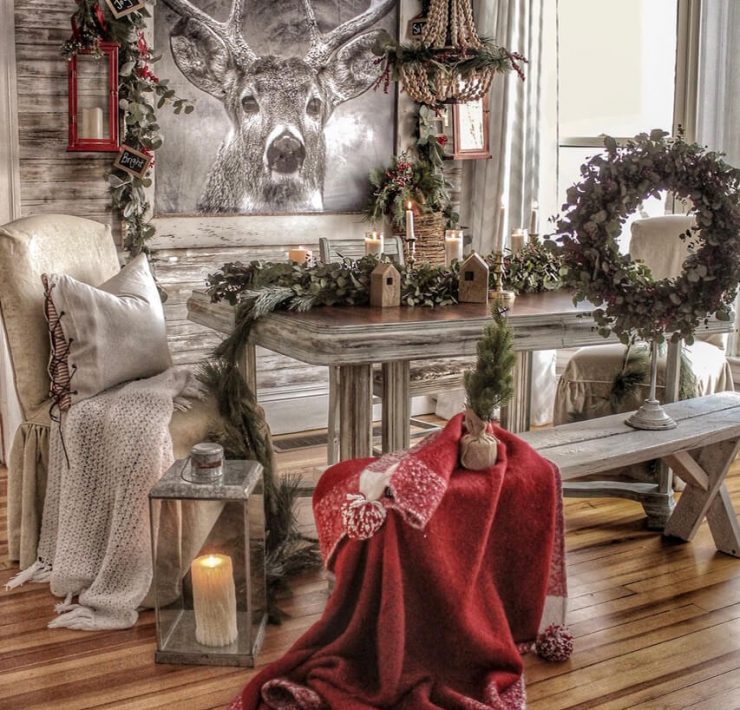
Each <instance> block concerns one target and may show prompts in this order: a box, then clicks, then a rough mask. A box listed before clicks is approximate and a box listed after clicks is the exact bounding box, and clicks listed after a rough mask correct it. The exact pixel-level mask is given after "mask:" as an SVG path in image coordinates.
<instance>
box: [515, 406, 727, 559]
mask: <svg viewBox="0 0 740 710" xmlns="http://www.w3.org/2000/svg"><path fill="white" fill-rule="evenodd" d="M665 409H666V411H667V412H668V413H669V414H670V416H671V417H673V419H675V420H676V422H678V426H677V427H676V428H675V429H671V430H668V431H644V430H638V429H632V428H631V427H629V426H628V425H627V424H625V423H624V421H625V419H626V418H627V416H629V415H628V414H617V415H614V416H610V417H603V418H600V419H592V420H590V421H587V422H577V423H574V424H564V425H562V426H558V427H554V428H552V429H543V430H540V431H534V432H527V433H524V434H520V436H521V437H522V438H523V439H525V440H526V441H528V442H529V443H530V444H531V445H532V446H533V447H534V448H535V449H537V450H538V451H539V452H540V453H541V454H542V455H543V456H545V457H546V458H548V459H550V460H551V461H553V462H554V463H556V464H557V465H558V467H559V468H560V473H561V476H562V479H563V492H564V494H565V495H566V496H581V497H590V498H595V497H620V498H633V499H634V500H637V501H639V502H641V503H642V504H643V506H644V508H645V511H646V513H647V514H648V518H649V521H650V522H651V523H652V525H651V527H657V526H658V525H660V526H661V527H662V525H661V523H665V527H664V529H663V534H664V535H669V536H673V537H678V538H681V539H683V540H691V539H692V538H693V537H694V535H695V534H696V531H697V530H698V528H699V525H701V523H702V521H703V520H704V518H706V519H707V521H708V522H709V528H710V530H711V532H712V537H713V538H714V542H715V544H716V546H717V549H718V550H720V551H722V552H725V553H727V554H728V555H733V556H734V557H740V528H738V522H737V516H736V515H735V511H734V509H733V507H732V501H731V500H730V497H729V494H728V492H727V487H726V486H725V482H724V481H725V477H726V475H727V471H728V469H729V467H730V465H731V464H732V462H733V461H734V459H735V457H736V455H737V453H738V450H739V449H740V393H737V392H722V393H718V394H713V395H708V396H706V397H698V398H696V399H690V400H685V401H683V402H674V403H672V404H667V405H666V406H665ZM653 459H662V460H663V461H665V463H666V464H667V465H668V466H670V467H671V468H672V469H673V471H675V472H676V473H677V474H678V475H679V476H681V478H682V479H683V480H684V481H685V482H686V489H685V490H684V491H683V493H682V494H681V497H680V500H679V502H678V504H677V505H675V508H674V504H673V491H672V487H671V485H670V484H671V481H670V474H668V476H663V477H662V480H661V481H660V482H659V483H622V482H594V481H587V482H585V481H574V480H573V479H577V478H582V477H583V476H586V475H589V474H598V473H601V472H604V471H609V470H610V469H614V468H618V467H621V466H629V465H632V464H637V463H641V462H643V461H650V460H653ZM666 478H667V480H666ZM666 510H668V511H669V514H668V515H665V514H664V513H663V512H661V511H666ZM651 518H652V521H651V520H650V519H651ZM666 518H667V521H666Z"/></svg>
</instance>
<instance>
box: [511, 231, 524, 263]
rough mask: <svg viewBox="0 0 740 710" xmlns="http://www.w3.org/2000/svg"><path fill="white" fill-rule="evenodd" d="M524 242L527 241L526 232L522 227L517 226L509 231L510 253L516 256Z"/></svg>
mask: <svg viewBox="0 0 740 710" xmlns="http://www.w3.org/2000/svg"><path fill="white" fill-rule="evenodd" d="M526 243H527V233H526V232H525V231H524V230H523V229H521V228H518V229H515V230H514V231H513V232H512V233H511V238H510V244H509V246H510V248H511V253H512V254H513V255H515V256H516V255H517V254H518V253H519V252H520V251H521V250H522V247H523V246H524V245H525V244H526Z"/></svg>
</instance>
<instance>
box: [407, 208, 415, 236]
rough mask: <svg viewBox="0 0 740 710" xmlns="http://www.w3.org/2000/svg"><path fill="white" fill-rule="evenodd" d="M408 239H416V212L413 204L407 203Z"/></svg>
mask: <svg viewBox="0 0 740 710" xmlns="http://www.w3.org/2000/svg"><path fill="white" fill-rule="evenodd" d="M406 239H414V210H413V209H411V202H407V203H406Z"/></svg>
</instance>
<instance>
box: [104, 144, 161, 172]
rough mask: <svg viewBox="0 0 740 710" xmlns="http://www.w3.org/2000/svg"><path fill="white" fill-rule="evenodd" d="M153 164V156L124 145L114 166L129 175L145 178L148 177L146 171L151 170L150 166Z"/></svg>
mask: <svg viewBox="0 0 740 710" xmlns="http://www.w3.org/2000/svg"><path fill="white" fill-rule="evenodd" d="M151 162H152V156H151V155H146V154H145V153H142V152H141V151H138V150H136V149H135V148H131V147H130V146H127V145H122V146H121V150H120V152H119V153H118V157H117V158H116V159H115V161H114V162H113V165H114V167H116V168H120V169H121V170H125V171H126V172H127V173H128V174H129V175H133V176H134V177H138V178H143V177H144V176H145V175H146V171H147V170H149V164H150V163H151Z"/></svg>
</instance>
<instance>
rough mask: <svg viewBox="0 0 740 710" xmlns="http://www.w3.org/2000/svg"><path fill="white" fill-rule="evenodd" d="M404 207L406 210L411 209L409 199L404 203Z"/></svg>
mask: <svg viewBox="0 0 740 710" xmlns="http://www.w3.org/2000/svg"><path fill="white" fill-rule="evenodd" d="M406 209H407V210H410V209H411V200H409V201H408V202H407V203H406Z"/></svg>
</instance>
